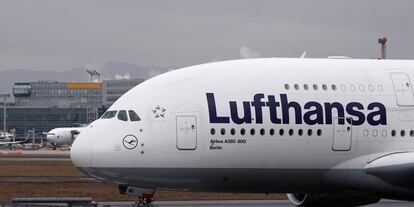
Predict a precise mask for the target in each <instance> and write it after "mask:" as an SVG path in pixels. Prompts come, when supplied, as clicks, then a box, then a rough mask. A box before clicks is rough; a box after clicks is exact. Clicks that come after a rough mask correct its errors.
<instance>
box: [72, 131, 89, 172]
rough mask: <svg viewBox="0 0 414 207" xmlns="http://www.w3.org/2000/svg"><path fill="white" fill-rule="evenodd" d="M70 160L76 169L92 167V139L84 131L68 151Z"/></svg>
mask: <svg viewBox="0 0 414 207" xmlns="http://www.w3.org/2000/svg"><path fill="white" fill-rule="evenodd" d="M70 159H71V160H72V163H73V165H75V166H76V167H91V165H92V138H91V137H90V135H89V133H88V132H87V131H86V130H85V131H83V132H82V133H80V134H79V135H78V136H77V137H76V139H75V141H74V142H73V144H72V147H71V149H70Z"/></svg>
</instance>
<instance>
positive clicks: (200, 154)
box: [71, 58, 414, 206]
mask: <svg viewBox="0 0 414 207" xmlns="http://www.w3.org/2000/svg"><path fill="white" fill-rule="evenodd" d="M413 79H414V61H411V60H356V59H343V58H341V59H305V58H302V59H293V58H292V59H290V58H280V59H279V58H269V59H248V60H234V61H225V62H216V63H209V64H204V65H198V66H193V67H188V68H184V69H180V70H175V71H172V72H168V73H165V74H162V75H159V76H157V77H154V78H152V79H150V80H147V81H145V82H144V83H142V84H140V85H138V86H137V87H135V88H134V89H132V90H130V91H129V92H127V93H126V94H125V95H124V96H122V97H121V98H120V99H119V100H118V101H116V102H115V103H114V104H113V105H112V106H111V107H110V109H108V111H107V112H106V113H105V114H104V115H103V116H102V117H101V118H100V119H99V120H96V121H95V122H93V123H91V124H90V125H89V126H88V127H86V128H85V129H84V130H82V133H81V134H80V135H79V136H78V138H77V139H76V140H75V142H74V143H73V145H72V149H71V158H72V161H73V163H74V165H75V166H77V167H78V168H80V169H81V170H83V171H84V172H85V173H87V174H89V175H90V176H93V177H95V178H98V179H103V180H109V181H113V182H116V183H119V184H120V190H121V193H126V194H136V195H139V196H141V197H146V198H150V197H151V195H153V193H154V192H155V190H159V189H162V190H165V189H166V190H185V191H210V192H244V193H288V197H289V199H290V201H291V202H292V203H293V204H294V205H297V206H308V205H325V206H335V205H338V204H343V205H345V204H346V205H347V206H359V205H365V204H370V203H375V202H378V201H379V200H380V199H381V198H389V199H400V200H414V197H413V195H414V182H413V179H412V174H413V173H414V168H413V166H414V161H413V160H414V124H413V123H414V94H413V87H412V83H413V82H412V80H413ZM141 202H143V201H142V199H141Z"/></svg>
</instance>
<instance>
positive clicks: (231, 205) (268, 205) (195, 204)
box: [98, 200, 414, 207]
mask: <svg viewBox="0 0 414 207" xmlns="http://www.w3.org/2000/svg"><path fill="white" fill-rule="evenodd" d="M154 204H155V206H157V207H236V206H237V207H292V206H293V205H292V204H291V203H290V202H289V201H288V200H256V201H252V200H246V201H159V202H154ZM132 205H133V204H132V203H131V202H99V203H98V206H101V207H109V206H125V207H126V206H132ZM394 206H395V207H400V206H414V203H411V202H403V201H393V200H383V201H381V202H379V203H376V204H371V205H367V206H366V207H394Z"/></svg>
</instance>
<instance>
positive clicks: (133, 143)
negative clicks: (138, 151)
mask: <svg viewBox="0 0 414 207" xmlns="http://www.w3.org/2000/svg"><path fill="white" fill-rule="evenodd" d="M122 144H123V145H124V147H125V148H127V149H129V150H132V149H134V148H135V147H137V145H138V139H137V137H135V136H134V135H127V136H125V137H124V140H123V141H122Z"/></svg>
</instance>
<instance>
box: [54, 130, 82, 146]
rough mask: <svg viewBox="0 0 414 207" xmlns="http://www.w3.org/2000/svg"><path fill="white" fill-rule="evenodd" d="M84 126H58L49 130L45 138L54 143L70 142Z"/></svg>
mask: <svg viewBox="0 0 414 207" xmlns="http://www.w3.org/2000/svg"><path fill="white" fill-rule="evenodd" d="M83 128H84V127H60V128H55V129H52V130H50V131H49V132H48V133H47V134H46V140H47V142H49V143H54V144H72V143H73V141H74V140H75V138H76V137H77V136H78V134H79V133H80V132H81V131H82V129H83Z"/></svg>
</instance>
